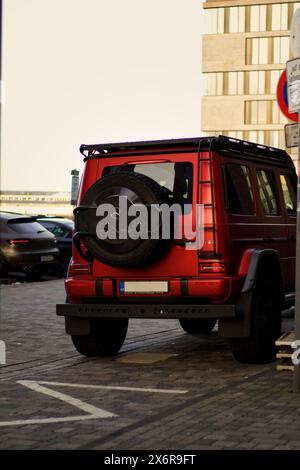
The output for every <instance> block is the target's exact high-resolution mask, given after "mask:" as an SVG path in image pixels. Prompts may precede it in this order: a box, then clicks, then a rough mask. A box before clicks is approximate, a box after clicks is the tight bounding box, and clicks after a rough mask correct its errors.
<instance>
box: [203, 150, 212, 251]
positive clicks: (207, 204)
mask: <svg viewBox="0 0 300 470" xmlns="http://www.w3.org/2000/svg"><path fill="white" fill-rule="evenodd" d="M201 155H202V157H201V158H200V159H199V164H200V175H199V203H200V204H202V205H203V229H204V234H203V246H202V249H201V252H209V253H214V252H215V248H216V247H215V221H214V207H213V194H212V191H213V188H212V175H211V160H210V156H209V153H208V152H203V153H202V154H201Z"/></svg>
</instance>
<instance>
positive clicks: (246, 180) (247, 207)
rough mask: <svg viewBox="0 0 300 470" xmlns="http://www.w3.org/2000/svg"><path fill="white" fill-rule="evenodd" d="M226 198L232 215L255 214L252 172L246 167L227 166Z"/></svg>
mask: <svg viewBox="0 0 300 470" xmlns="http://www.w3.org/2000/svg"><path fill="white" fill-rule="evenodd" d="M226 193H227V194H226V196H227V203H228V207H229V209H230V211H231V213H232V214H237V215H239V214H241V215H251V214H254V205H253V191H252V185H251V178H250V170H249V168H248V167H247V166H245V165H236V164H229V165H226Z"/></svg>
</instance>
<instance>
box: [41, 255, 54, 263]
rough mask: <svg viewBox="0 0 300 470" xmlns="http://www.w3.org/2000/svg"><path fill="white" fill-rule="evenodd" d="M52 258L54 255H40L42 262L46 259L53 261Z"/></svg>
mask: <svg viewBox="0 0 300 470" xmlns="http://www.w3.org/2000/svg"><path fill="white" fill-rule="evenodd" d="M53 260H54V256H53V255H42V256H41V261H42V262H43V263H44V262H47V261H53Z"/></svg>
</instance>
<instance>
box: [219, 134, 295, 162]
mask: <svg viewBox="0 0 300 470" xmlns="http://www.w3.org/2000/svg"><path fill="white" fill-rule="evenodd" d="M217 139H218V142H219V143H220V145H221V147H218V150H221V151H222V150H223V151H225V152H226V151H227V152H235V153H239V154H243V155H245V156H247V155H249V156H252V157H253V156H254V157H255V156H257V157H265V158H267V159H271V160H273V159H275V160H276V161H278V160H281V161H282V162H284V163H291V164H292V165H293V162H292V159H291V157H290V156H289V155H288V154H287V153H286V151H285V150H282V149H278V148H276V147H269V146H267V145H262V144H256V143H254V142H249V141H247V140H240V139H235V138H233V137H227V136H224V135H219V137H217Z"/></svg>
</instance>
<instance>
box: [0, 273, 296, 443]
mask: <svg viewBox="0 0 300 470" xmlns="http://www.w3.org/2000/svg"><path fill="white" fill-rule="evenodd" d="M64 297H65V294H64V288H63V281H62V280H56V281H48V282H43V283H34V284H25V283H24V284H16V285H5V286H2V287H1V330H0V339H2V340H5V341H6V345H7V365H6V366H0V428H1V430H0V448H2V449H32V448H34V449H45V448H48V449H61V448H63V449H76V448H83V449H87V448H89V449H108V450H110V449H111V450H113V449H120V450H121V449H122V450H123V449H161V450H163V449H300V419H299V413H300V395H298V394H292V393H291V388H292V375H291V374H290V373H288V372H287V373H285V372H281V373H279V372H277V371H276V368H275V364H268V365H261V366H250V365H248V366H247V365H241V364H239V363H237V362H236V361H234V359H233V358H232V356H231V353H230V351H229V348H228V346H227V343H226V341H224V340H223V339H221V338H219V337H218V336H217V333H216V332H213V333H211V334H210V335H188V334H186V333H185V332H183V331H182V330H181V328H180V326H179V324H178V322H177V321H175V320H162V321H160V322H157V321H155V320H144V321H142V320H132V321H131V322H130V327H129V332H128V337H127V340H126V342H125V344H124V346H123V348H122V351H121V353H120V354H119V355H118V356H116V357H114V358H106V359H101V358H96V359H95V358H93V359H86V358H84V357H82V356H80V355H79V354H77V353H76V351H75V350H74V348H73V346H72V344H71V341H70V339H69V337H68V336H67V335H65V333H64V322H63V319H62V318H58V317H56V315H55V303H56V302H62V301H64ZM291 328H292V319H291V318H290V316H288V317H285V318H284V329H285V330H289V329H291Z"/></svg>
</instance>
